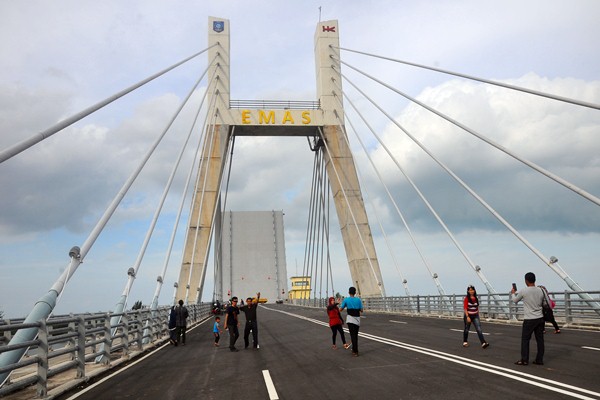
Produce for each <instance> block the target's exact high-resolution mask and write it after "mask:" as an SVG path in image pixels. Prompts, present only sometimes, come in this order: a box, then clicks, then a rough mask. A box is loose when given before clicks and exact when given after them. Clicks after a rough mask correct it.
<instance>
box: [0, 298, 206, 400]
mask: <svg viewBox="0 0 600 400" xmlns="http://www.w3.org/2000/svg"><path fill="white" fill-rule="evenodd" d="M187 307H188V310H189V318H188V324H189V325H190V326H193V325H195V324H196V323H198V322H199V321H201V320H203V319H205V318H206V317H207V316H208V315H210V312H211V308H212V306H211V304H210V303H206V304H204V303H203V304H197V305H190V306H187ZM170 308H171V307H170V306H165V307H160V308H158V309H157V310H155V311H151V310H149V309H142V310H136V311H128V312H125V313H122V314H111V313H104V314H78V315H70V316H57V317H51V318H49V319H48V320H47V321H44V320H41V321H38V322H36V323H30V324H24V323H22V321H23V320H18V321H15V320H0V354H1V353H4V352H9V351H12V350H18V349H23V348H27V349H28V351H27V353H26V355H25V356H24V357H23V358H22V359H21V360H20V361H19V362H17V363H13V364H9V365H0V373H6V372H9V373H12V374H13V375H15V374H19V373H20V375H21V376H20V377H18V378H13V377H12V376H11V377H9V379H7V381H6V382H5V383H4V384H3V385H2V386H0V397H2V396H4V395H6V394H9V393H13V392H15V391H18V390H21V389H23V388H25V387H28V386H31V385H36V393H37V396H38V397H41V398H43V397H46V396H47V394H48V386H49V385H48V383H49V382H48V381H49V378H51V377H53V376H56V375H58V374H60V373H61V372H65V371H67V370H72V369H75V370H76V379H75V381H72V382H70V384H71V385H72V386H74V385H76V384H78V383H81V382H85V381H87V380H88V379H89V378H90V377H91V376H92V375H91V374H89V373H88V369H90V368H86V363H88V366H89V364H90V363H93V364H96V363H95V361H94V360H95V359H96V358H97V357H98V356H105V357H103V360H104V361H103V362H102V363H101V364H102V366H103V368H100V369H97V370H96V371H95V373H94V375H97V374H98V373H101V372H104V371H106V370H108V369H110V368H112V367H114V366H116V365H118V364H119V363H120V362H124V361H127V360H130V359H131V358H133V357H135V356H136V355H138V354H140V353H142V352H144V351H145V350H147V349H148V348H151V347H155V346H156V345H157V344H162V343H164V342H165V341H166V340H167V339H168V337H169V330H168V319H169V318H168V317H169V311H170ZM113 316H120V317H121V319H120V322H119V323H118V324H117V325H111V323H110V320H111V318H112V317H113ZM19 329H37V331H38V334H37V338H36V339H35V340H31V341H28V342H25V343H21V344H17V345H14V344H13V345H11V344H8V343H9V341H10V339H11V337H12V335H14V333H15V332H16V331H17V330H19ZM113 330H114V331H115V334H114V336H111V331H113ZM34 366H35V367H34Z"/></svg>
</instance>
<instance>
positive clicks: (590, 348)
mask: <svg viewBox="0 0 600 400" xmlns="http://www.w3.org/2000/svg"><path fill="white" fill-rule="evenodd" d="M581 348H582V349H588V350H596V351H600V349H599V348H597V347H589V346H581Z"/></svg>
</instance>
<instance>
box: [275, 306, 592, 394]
mask: <svg viewBox="0 0 600 400" xmlns="http://www.w3.org/2000/svg"><path fill="white" fill-rule="evenodd" d="M264 308H265V309H267V310H270V311H276V312H279V313H282V314H286V315H290V316H292V317H295V318H299V319H304V320H306V321H310V322H313V323H315V324H318V325H323V326H329V324H327V323H325V322H322V321H319V320H317V319H313V318H308V317H304V316H302V315H297V314H293V313H290V312H287V311H282V310H276V309H274V308H268V307H264ZM460 332H462V331H460ZM358 336H360V337H362V338H365V339H369V340H373V341H375V342H379V343H383V344H387V345H390V346H394V347H399V348H402V349H405V350H410V351H414V352H417V353H422V354H425V355H428V356H431V357H436V358H440V359H443V360H446V361H450V362H453V363H456V364H461V365H463V366H465V367H469V368H475V369H479V370H481V371H486V372H489V373H491V374H495V375H499V376H503V377H505V378H508V379H513V380H516V381H519V382H522V383H526V384H528V385H532V386H537V387H540V388H542V389H546V390H550V391H553V392H557V393H561V394H564V395H567V396H571V397H574V398H577V399H586V400H594V399H595V398H598V397H600V393H599V392H594V391H592V390H588V389H584V388H580V387H577V386H573V385H569V384H566V383H562V382H558V381H555V380H551V379H546V378H542V377H539V376H536V375H532V374H527V373H524V372H521V371H516V370H513V369H509V368H504V367H500V366H497V365H493V364H488V363H484V362H480V361H477V360H472V359H469V358H466V357H462V356H457V355H454V354H451V353H445V352H442V351H438V350H434V349H428V348H426V347H420V346H415V345H412V344H409V343H404V342H399V341H397V340H392V339H387V338H383V337H380V336H375V335H371V334H368V333H362V332H361V333H359V334H358ZM576 392H580V393H576ZM582 393H584V394H585V395H584V394H582ZM586 395H589V396H596V397H589V396H586Z"/></svg>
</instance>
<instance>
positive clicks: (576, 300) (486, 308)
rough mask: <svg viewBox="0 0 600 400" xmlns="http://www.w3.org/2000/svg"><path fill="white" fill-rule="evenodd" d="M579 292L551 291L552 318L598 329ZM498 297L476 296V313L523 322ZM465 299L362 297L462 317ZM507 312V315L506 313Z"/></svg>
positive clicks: (379, 307) (310, 303)
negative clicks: (477, 310)
mask: <svg viewBox="0 0 600 400" xmlns="http://www.w3.org/2000/svg"><path fill="white" fill-rule="evenodd" d="M580 293H583V292H574V291H564V292H550V293H549V295H550V297H551V298H552V299H553V300H554V301H555V302H556V305H555V308H554V317H555V318H556V320H557V321H558V322H559V323H560V324H561V325H563V326H565V325H566V326H568V325H589V326H598V327H600V316H599V315H598V313H597V311H596V310H594V309H593V308H592V307H591V306H590V304H589V302H590V301H589V300H585V299H582V298H581V297H580V296H579V294H580ZM585 293H587V294H589V295H590V296H592V298H593V299H594V301H597V302H600V291H593V292H590V291H587V292H585ZM497 296H498V298H499V300H496V299H495V298H494V297H493V296H491V295H490V294H478V297H479V303H480V305H479V312H480V315H481V316H482V317H483V318H489V319H497V320H521V319H523V303H522V302H519V303H518V304H515V303H513V302H512V301H510V293H500V294H498V295H497ZM464 297H465V295H463V294H460V295H457V294H451V295H446V296H439V295H436V296H434V295H415V296H389V297H372V298H362V301H363V304H364V307H365V311H373V312H389V313H398V314H411V315H424V316H436V317H440V316H447V317H453V318H462V316H463V299H464ZM291 303H292V304H296V305H302V306H307V307H317V308H325V307H326V306H327V299H325V298H311V299H296V300H292V301H291ZM507 309H508V313H507V312H506V310H507Z"/></svg>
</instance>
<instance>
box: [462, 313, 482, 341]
mask: <svg viewBox="0 0 600 400" xmlns="http://www.w3.org/2000/svg"><path fill="white" fill-rule="evenodd" d="M469 317H470V318H471V322H468V321H467V316H466V315H465V316H463V321H464V322H465V330H464V331H463V342H468V337H469V330H470V329H471V323H472V324H473V325H475V330H476V331H477V336H479V341H480V342H481V343H482V344H483V343H485V339H484V338H483V332H482V331H481V321H479V314H477V315H469Z"/></svg>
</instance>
